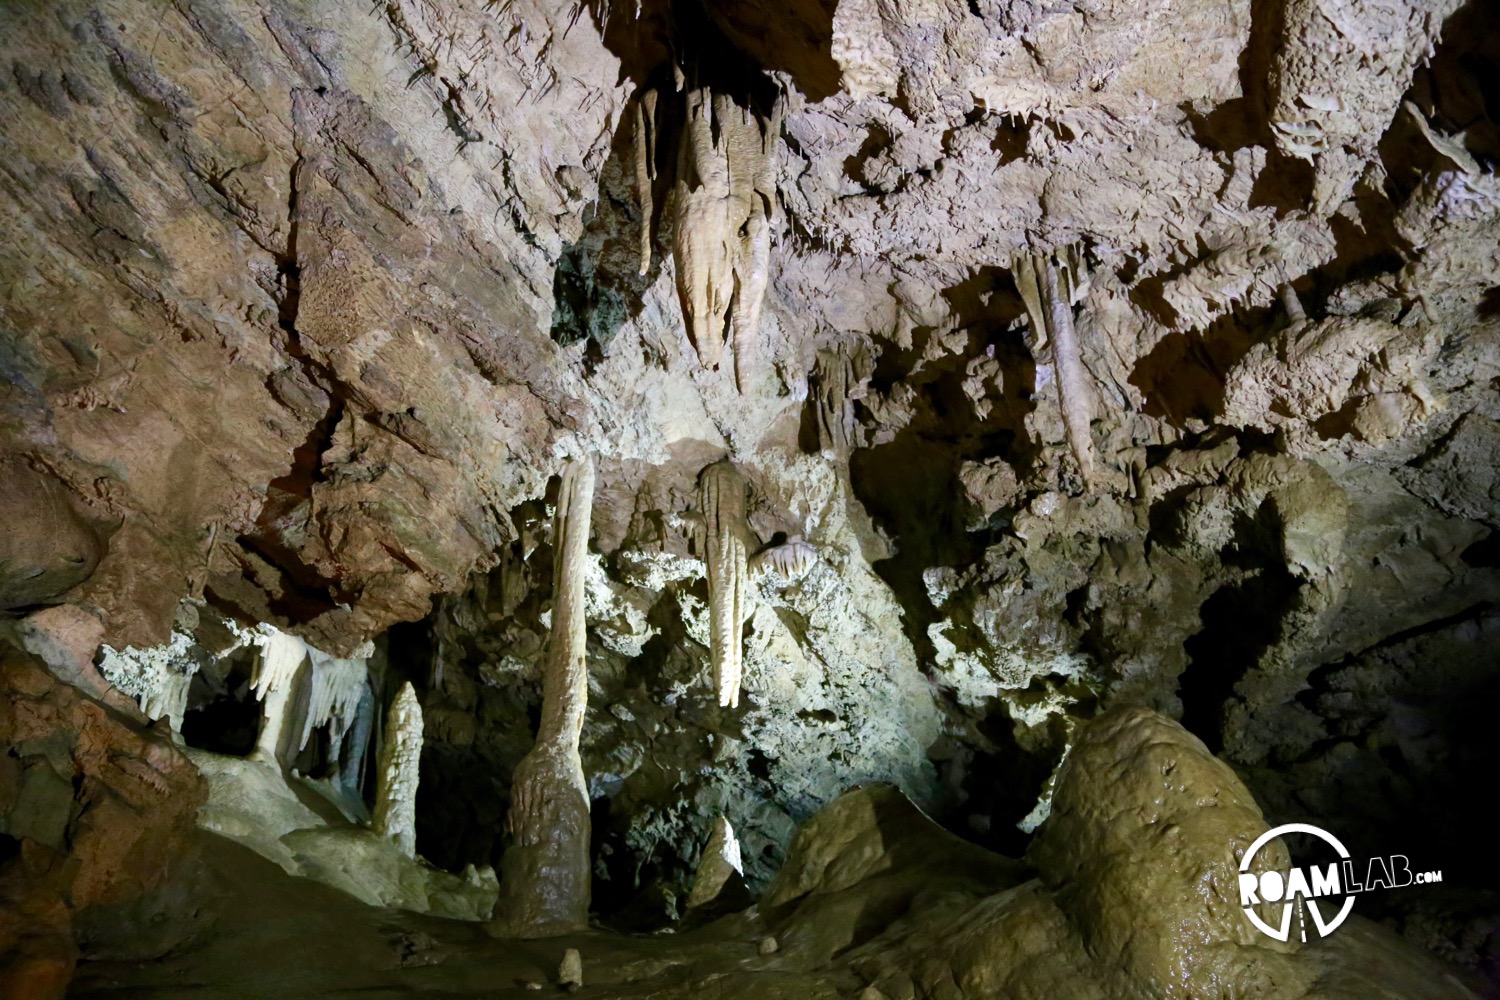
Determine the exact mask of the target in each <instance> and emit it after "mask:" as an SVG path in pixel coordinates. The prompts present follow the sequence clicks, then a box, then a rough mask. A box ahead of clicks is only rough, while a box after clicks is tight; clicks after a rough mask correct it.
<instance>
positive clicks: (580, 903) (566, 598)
mask: <svg viewBox="0 0 1500 1000" xmlns="http://www.w3.org/2000/svg"><path fill="white" fill-rule="evenodd" d="M593 503H594V465H593V462H592V460H590V459H587V458H585V459H582V460H579V461H575V462H572V463H570V464H569V465H568V467H567V469H566V470H565V471H564V472H563V476H562V488H561V490H560V492H559V494H558V498H557V513H556V516H555V518H554V520H553V529H552V545H553V563H552V566H553V578H552V579H553V583H552V585H553V599H552V631H551V636H550V638H549V639H548V646H547V661H546V668H545V672H544V674H543V677H542V720H541V725H540V726H539V727H538V729H537V736H536V745H535V746H534V747H532V749H531V752H530V753H528V754H527V755H526V756H525V757H524V758H523V759H522V760H521V763H520V764H519V765H517V767H516V771H515V774H514V776H513V777H512V782H511V801H510V813H509V815H508V816H507V819H506V823H507V826H508V828H509V830H510V833H511V836H512V837H513V838H514V843H513V844H512V845H511V847H510V848H509V849H508V850H507V851H506V852H505V857H504V859H503V862H502V864H503V877H502V891H501V897H500V902H499V905H498V906H497V907H496V913H495V919H496V925H497V928H498V929H499V930H500V931H501V932H502V933H511V934H525V935H542V934H556V933H566V932H567V931H570V930H576V929H578V928H580V927H583V926H586V925H587V923H588V909H589V796H588V786H587V785H586V784H585V782H584V776H583V760H582V758H581V757H580V756H579V753H578V740H579V737H580V735H581V734H582V732H583V715H584V709H585V708H586V707H587V704H588V662H587V658H586V642H587V635H586V632H585V629H584V605H585V598H586V596H587V595H586V592H585V591H586V587H585V579H584V570H585V567H586V563H587V560H588V546H589V523H590V520H591V517H592V509H593Z"/></svg>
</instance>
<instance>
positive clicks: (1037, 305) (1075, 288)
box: [1015, 248, 1094, 488]
mask: <svg viewBox="0 0 1500 1000" xmlns="http://www.w3.org/2000/svg"><path fill="white" fill-rule="evenodd" d="M1082 268H1083V260H1082V255H1081V254H1080V253H1079V252H1078V250H1077V249H1076V248H1070V249H1069V250H1068V251H1066V252H1065V253H1064V254H1062V259H1061V260H1059V259H1058V256H1057V255H1053V254H1031V255H1030V256H1024V257H1021V258H1019V259H1018V260H1017V262H1016V267H1015V275H1016V286H1017V287H1018V288H1019V289H1020V292H1021V298H1022V299H1024V300H1025V302H1026V311H1027V313H1028V314H1029V315H1030V318H1031V326H1032V330H1033V331H1034V332H1035V334H1036V337H1037V341H1038V343H1037V347H1038V348H1041V347H1043V346H1045V345H1046V343H1048V342H1050V343H1051V345H1052V361H1053V369H1054V370H1055V371H1056V374H1057V392H1058V400H1059V403H1060V406H1061V409H1062V417H1063V427H1064V429H1065V430H1066V432H1067V435H1068V447H1069V448H1070V449H1071V450H1072V452H1073V458H1074V460H1075V461H1077V463H1078V472H1079V475H1080V476H1082V477H1083V483H1084V487H1085V488H1091V487H1092V486H1093V480H1094V441H1093V436H1092V432H1091V431H1090V429H1089V423H1090V420H1091V416H1092V415H1091V413H1090V393H1089V386H1088V372H1087V370H1086V369H1085V368H1084V366H1083V356H1082V354H1081V353H1080V351H1079V345H1078V335H1077V331H1076V330H1075V328H1074V326H1073V305H1074V303H1076V302H1077V301H1078V299H1079V298H1081V289H1080V285H1079V282H1078V278H1079V275H1080V274H1081V272H1082Z"/></svg>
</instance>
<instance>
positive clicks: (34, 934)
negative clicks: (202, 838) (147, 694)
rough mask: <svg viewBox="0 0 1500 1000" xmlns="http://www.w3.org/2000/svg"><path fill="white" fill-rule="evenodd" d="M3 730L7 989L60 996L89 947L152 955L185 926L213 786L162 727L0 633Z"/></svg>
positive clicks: (0, 868)
mask: <svg viewBox="0 0 1500 1000" xmlns="http://www.w3.org/2000/svg"><path fill="white" fill-rule="evenodd" d="M0 733H3V734H4V737H3V738H4V740H5V742H6V744H7V745H8V747H7V752H6V753H5V754H4V755H0V835H3V838H4V842H5V843H6V844H7V845H9V848H10V849H8V850H7V851H6V852H5V859H4V861H3V862H0V900H3V904H4V905H3V906H0V988H3V992H4V993H5V995H6V996H17V997H37V998H47V997H58V998H60V997H62V996H63V995H64V993H65V991H66V989H67V985H68V981H69V980H70V979H71V977H72V972H73V965H74V962H75V961H76V960H77V958H78V955H79V953H80V948H82V949H86V950H87V952H88V953H91V954H106V953H111V952H113V953H115V954H118V955H121V956H122V957H133V958H137V959H145V958H154V957H156V956H157V955H160V954H162V953H163V952H165V951H166V950H167V949H169V948H171V947H173V946H174V945H176V944H178V943H179V942H180V941H181V939H182V938H184V937H186V936H187V934H189V933H190V932H191V930H192V920H191V917H190V913H189V911H188V909H187V904H186V902H185V899H184V897H183V895H182V893H181V891H180V890H181V888H182V886H183V884H184V883H185V882H188V881H190V880H191V877H192V876H191V872H192V859H193V857H194V854H195V851H196V843H195V841H194V823H193V820H194V814H195V813H196V812H197V809H198V806H199V805H200V804H201V803H202V802H203V800H204V785H203V783H202V781H201V780H200V779H199V777H198V772H197V770H196V769H195V768H194V767H193V765H192V764H191V763H190V762H189V761H188V759H187V758H186V757H185V756H183V754H182V752H181V751H180V750H178V749H177V748H176V747H175V746H174V745H173V744H172V742H171V740H170V739H169V738H168V735H167V733H166V732H165V731H164V729H162V728H158V729H154V730H146V729H142V728H141V727H140V726H139V725H138V724H137V723H135V722H134V721H133V720H131V719H129V718H127V717H125V716H123V715H122V714H120V713H119V712H118V711H117V710H115V709H112V708H110V707H108V706H106V705H104V704H102V703H101V702H99V701H97V700H95V699H94V698H91V697H89V696H88V695H86V694H84V693H82V692H80V691H79V690H77V689H76V688H74V687H71V686H69V685H68V684H67V683H65V682H63V681H61V680H59V679H58V678H56V677H54V676H53V675H52V674H51V673H50V672H49V671H48V670H47V669H46V668H45V667H44V666H43V665H42V663H41V662H40V661H39V660H37V659H35V658H33V657H32V656H30V655H28V654H26V653H24V652H21V651H19V650H18V649H16V648H13V647H12V646H10V645H8V644H6V643H4V642H0ZM143 928H155V929H154V930H143Z"/></svg>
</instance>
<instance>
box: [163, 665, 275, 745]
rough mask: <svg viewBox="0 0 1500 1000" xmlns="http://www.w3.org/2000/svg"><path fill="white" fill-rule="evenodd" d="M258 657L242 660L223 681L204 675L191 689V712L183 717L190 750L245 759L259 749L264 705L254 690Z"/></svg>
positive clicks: (230, 670)
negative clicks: (252, 677) (257, 739)
mask: <svg viewBox="0 0 1500 1000" xmlns="http://www.w3.org/2000/svg"><path fill="white" fill-rule="evenodd" d="M253 664H254V656H253V655H252V656H244V657H239V658H236V659H235V660H234V663H233V666H232V667H231V668H230V669H229V671H228V673H227V674H226V675H225V676H224V678H223V679H222V680H220V681H217V682H214V681H212V680H211V679H210V678H209V677H207V676H205V674H204V673H203V672H202V671H199V673H197V674H195V675H194V676H193V682H192V685H191V686H190V688H189V689H188V705H189V706H190V707H189V708H188V710H187V711H186V712H185V713H184V714H183V716H182V739H183V742H185V743H186V744H187V745H188V746H190V747H195V748H197V749H199V750H208V751H210V752H211V753H220V754H226V755H228V756H231V757H245V756H248V755H249V753H250V751H252V750H254V749H255V737H256V736H257V735H258V734H259V732H260V716H261V703H260V699H258V698H256V697H255V692H254V691H253V690H251V688H250V675H251V669H252V666H253Z"/></svg>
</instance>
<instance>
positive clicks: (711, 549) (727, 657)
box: [698, 461, 749, 708]
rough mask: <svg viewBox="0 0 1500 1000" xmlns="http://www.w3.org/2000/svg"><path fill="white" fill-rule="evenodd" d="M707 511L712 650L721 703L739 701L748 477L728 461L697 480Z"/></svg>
mask: <svg viewBox="0 0 1500 1000" xmlns="http://www.w3.org/2000/svg"><path fill="white" fill-rule="evenodd" d="M698 506H699V509H700V511H701V512H702V514H703V534H704V560H705V561H706V562H707V563H708V614H709V620H710V631H709V649H710V654H711V656H712V658H713V666H714V687H715V689H716V690H717V691H718V693H719V704H720V705H722V706H724V707H725V708H734V707H736V706H738V705H739V703H740V674H741V671H742V670H743V663H744V650H743V649H742V646H741V641H740V634H741V630H742V629H743V627H744V624H745V617H746V608H747V600H746V592H745V582H746V578H747V577H748V567H747V565H746V545H745V540H746V536H747V535H748V534H749V529H748V528H747V527H746V525H745V480H744V479H743V478H742V477H741V476H740V474H739V471H738V470H736V469H735V467H734V466H733V464H731V463H730V462H728V461H723V462H716V463H714V464H713V465H710V466H709V467H708V468H706V469H704V470H703V473H702V475H701V476H700V477H699V479H698Z"/></svg>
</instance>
